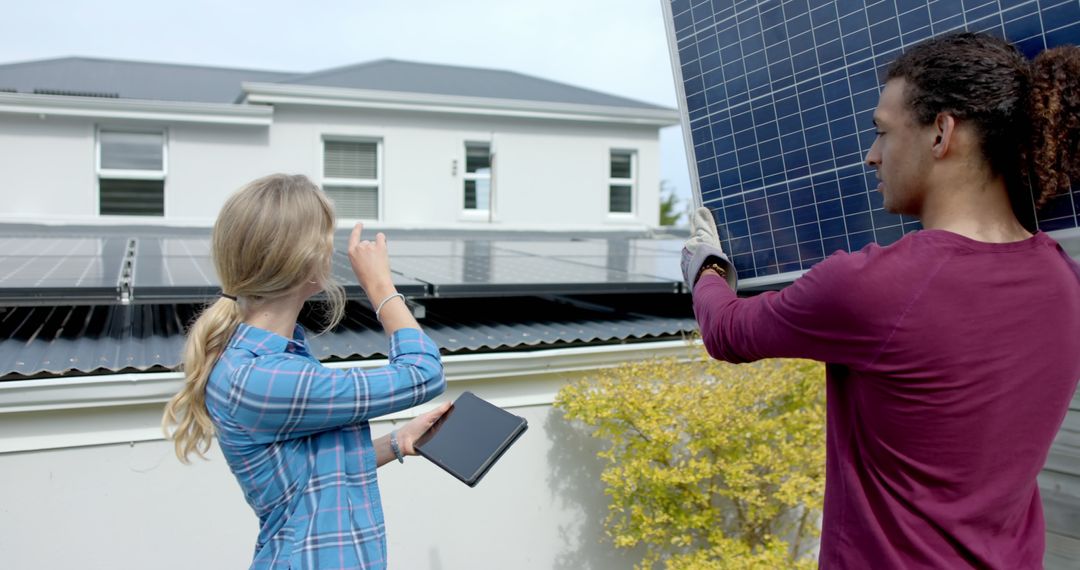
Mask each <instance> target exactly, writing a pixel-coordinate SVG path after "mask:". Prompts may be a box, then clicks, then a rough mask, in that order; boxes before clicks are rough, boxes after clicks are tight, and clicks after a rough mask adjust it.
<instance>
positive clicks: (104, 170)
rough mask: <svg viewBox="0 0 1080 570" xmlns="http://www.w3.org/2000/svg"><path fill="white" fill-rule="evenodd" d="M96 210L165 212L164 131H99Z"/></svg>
mask: <svg viewBox="0 0 1080 570" xmlns="http://www.w3.org/2000/svg"><path fill="white" fill-rule="evenodd" d="M97 170H98V212H99V213H100V214H101V215H105V216H163V215H165V133H164V132H161V131H156V132H128V131H115V130H105V129H102V130H100V131H98V169H97Z"/></svg>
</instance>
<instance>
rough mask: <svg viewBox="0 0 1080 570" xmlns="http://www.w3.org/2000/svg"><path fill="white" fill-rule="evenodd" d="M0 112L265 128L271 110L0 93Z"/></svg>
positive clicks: (207, 104)
mask: <svg viewBox="0 0 1080 570" xmlns="http://www.w3.org/2000/svg"><path fill="white" fill-rule="evenodd" d="M0 113H14V114H21V115H40V116H44V117H48V116H50V115H53V116H62V117H91V118H105V119H126V120H135V121H155V122H162V121H165V122H181V123H210V124H219V125H238V126H257V127H268V126H270V124H271V123H272V122H273V119H274V110H273V108H270V107H265V106H262V105H237V104H233V103H185V102H178V101H150V100H141V99H112V98H103V97H74V96H71V97H69V96H66V95H37V94H30V93H2V92H0Z"/></svg>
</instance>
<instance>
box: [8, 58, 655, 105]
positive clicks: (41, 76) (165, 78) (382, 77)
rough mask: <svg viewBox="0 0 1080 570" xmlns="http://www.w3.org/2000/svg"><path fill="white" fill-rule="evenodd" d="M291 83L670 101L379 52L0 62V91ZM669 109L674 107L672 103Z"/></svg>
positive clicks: (206, 90)
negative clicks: (332, 57)
mask: <svg viewBox="0 0 1080 570" xmlns="http://www.w3.org/2000/svg"><path fill="white" fill-rule="evenodd" d="M243 82H253V83H288V84H295V85H312V86H321V87H343V88H351V89H370V90H379V91H395V92H406V93H424V94H432V95H457V96H468V97H486V98H495V99H511V100H525V101H542V102H552V103H571V104H579V105H602V106H608V107H624V108H633V109H668V108H667V107H661V106H658V105H652V104H649V103H644V102H641V101H635V100H633V99H627V98H625V97H618V96H615V95H609V94H606V93H601V92H598V91H592V90H589V89H583V88H581V87H574V86H572V85H567V84H564V83H559V82H556V81H550V80H547V79H541V78H539V77H532V76H529V75H524V74H521V73H515V72H512V71H503V70H497V69H481V68H475V67H460V66H451V65H436V64H429V63H416V62H409V61H398V60H392V59H381V60H376V61H371V62H366V63H360V64H355V65H349V66H344V67H337V68H332V69H326V70H320V71H314V72H310V73H306V72H299V73H298V72H283V71H267V70H254V69H233V68H224V67H208V66H199V65H180V64H171V63H154V62H144V61H125V60H115V59H97V58H88V57H65V58H58V59H47V60H39V61H28V62H21V63H9V64H5V65H0V91H4V92H12V91H13V90H14V91H17V92H20V93H35V92H49V93H53V94H70V95H80V96H84V97H109V98H114V97H119V98H122V99H149V100H162V101H186V102H199V103H234V102H236V101H237V100H238V99H239V97H240V95H241V94H242V89H241V83H243ZM669 110H673V109H669Z"/></svg>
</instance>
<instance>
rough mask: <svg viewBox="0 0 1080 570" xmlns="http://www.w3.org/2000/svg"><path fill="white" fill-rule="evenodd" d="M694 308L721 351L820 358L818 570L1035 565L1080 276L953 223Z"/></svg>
mask: <svg viewBox="0 0 1080 570" xmlns="http://www.w3.org/2000/svg"><path fill="white" fill-rule="evenodd" d="M694 312H695V314H696V316H697V320H698V323H699V324H700V326H701V334H702V337H703V338H704V342H705V346H706V348H707V349H708V351H709V354H711V355H712V356H713V357H715V358H719V359H722V360H727V361H729V362H748V361H752V360H758V359H761V358H771V357H801V358H811V359H815V360H820V361H824V362H826V363H827V364H828V366H827V367H826V377H827V379H826V395H827V436H826V440H827V442H826V446H827V459H826V476H825V510H824V520H823V524H822V527H823V528H822V536H821V551H820V556H819V563H820V566H821V567H822V568H830V569H831V568H859V569H865V568H966V567H978V568H1007V569H1020V568H1042V561H1043V551H1044V524H1043V514H1042V505H1041V502H1040V498H1039V489H1038V485H1037V483H1036V479H1035V478H1036V475H1037V474H1038V472H1039V470H1040V469H1041V468H1042V466H1043V463H1044V462H1045V460H1046V455H1047V452H1048V450H1049V447H1050V443H1051V441H1052V440H1053V438H1054V435H1055V434H1056V433H1057V430H1058V429H1059V427H1060V426H1061V422H1062V420H1063V419H1064V417H1065V413H1066V412H1067V410H1068V404H1069V401H1070V398H1071V397H1072V395H1073V392H1074V391H1075V390H1076V386H1077V380H1078V379H1080V267H1078V266H1077V264H1076V263H1075V262H1073V261H1072V260H1071V259H1069V257H1068V256H1067V255H1066V254H1065V252H1064V251H1063V250H1062V249H1061V247H1060V246H1059V245H1058V244H1057V243H1056V242H1055V241H1054V240H1053V239H1051V238H1050V237H1049V236H1047V235H1046V234H1043V233H1038V234H1036V235H1035V236H1034V237H1032V238H1030V239H1027V240H1024V241H1021V242H1015V243H1004V244H991V243H983V242H978V241H974V240H971V239H968V238H965V237H963V236H960V235H958V234H954V233H950V232H947V231H943V230H923V231H920V232H916V233H913V234H908V235H906V236H905V237H904V238H903V239H901V240H900V241H898V242H897V243H895V244H893V245H891V246H888V247H879V246H877V245H870V246H867V247H866V248H864V249H863V250H862V251H859V252H857V253H851V254H848V253H843V252H839V253H836V254H834V255H832V256H830V257H829V258H827V259H826V260H824V261H822V262H821V263H819V264H817V265H816V266H815V267H814V268H813V269H811V270H810V271H809V272H807V273H806V274H805V275H804V276H802V277H800V278H799V279H797V280H796V281H795V282H794V283H793V284H792V285H790V286H788V287H787V288H785V289H783V290H782V291H779V292H771V293H765V294H762V295H759V296H756V297H751V298H745V299H739V298H737V297H736V296H735V294H734V293H733V292H732V291H731V289H729V288H728V286H727V284H726V283H725V282H724V281H723V280H722V279H720V278H719V277H717V276H716V275H714V274H708V275H706V276H704V277H702V278H701V280H700V281H698V283H697V285H696V287H695V288H694Z"/></svg>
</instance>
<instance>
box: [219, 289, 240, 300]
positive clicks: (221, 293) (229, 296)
mask: <svg viewBox="0 0 1080 570" xmlns="http://www.w3.org/2000/svg"><path fill="white" fill-rule="evenodd" d="M218 296H219V297H224V298H226V299H228V300H230V301H235V300H236V296H235V295H230V294H228V293H226V292H224V291H222V292H220V293H218Z"/></svg>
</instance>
